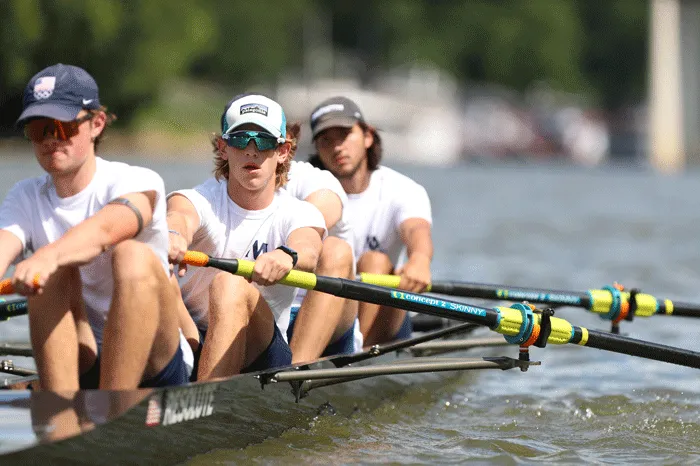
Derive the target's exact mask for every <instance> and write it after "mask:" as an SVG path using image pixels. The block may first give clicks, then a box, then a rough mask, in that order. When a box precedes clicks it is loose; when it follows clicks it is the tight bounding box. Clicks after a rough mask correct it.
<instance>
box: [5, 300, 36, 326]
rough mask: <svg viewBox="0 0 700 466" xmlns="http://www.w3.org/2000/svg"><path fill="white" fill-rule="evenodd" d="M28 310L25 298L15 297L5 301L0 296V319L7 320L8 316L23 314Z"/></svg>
mask: <svg viewBox="0 0 700 466" xmlns="http://www.w3.org/2000/svg"><path fill="white" fill-rule="evenodd" d="M27 312H29V308H28V306H27V299H26V298H17V299H12V300H10V301H5V300H4V299H2V298H0V321H2V320H7V319H9V318H10V317H17V316H23V315H25V314H26V313H27Z"/></svg>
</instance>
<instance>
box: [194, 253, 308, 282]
mask: <svg viewBox="0 0 700 466" xmlns="http://www.w3.org/2000/svg"><path fill="white" fill-rule="evenodd" d="M182 262H184V263H185V264H187V265H194V266H196V267H215V268H217V269H221V270H225V271H226V272H229V273H232V274H235V275H238V276H240V277H244V278H250V277H252V276H253V268H254V267H255V262H253V261H249V260H245V259H225V260H221V259H216V258H213V257H209V256H208V255H207V254H205V253H203V252H199V251H187V252H186V253H185V257H184V259H183V260H182ZM279 283H280V284H282V285H287V286H294V287H297V288H304V289H306V290H313V289H314V287H315V286H316V275H314V274H312V273H309V272H303V271H301V270H290V272H289V273H288V274H287V275H286V276H285V277H284V278H283V279H282V280H280V281H279Z"/></svg>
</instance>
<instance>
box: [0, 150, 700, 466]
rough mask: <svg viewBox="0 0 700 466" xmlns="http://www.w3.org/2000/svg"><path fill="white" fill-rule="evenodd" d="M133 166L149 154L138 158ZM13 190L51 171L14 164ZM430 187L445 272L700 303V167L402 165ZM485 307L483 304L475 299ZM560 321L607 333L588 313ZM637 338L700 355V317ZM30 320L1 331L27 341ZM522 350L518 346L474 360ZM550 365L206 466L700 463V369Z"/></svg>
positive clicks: (415, 400)
mask: <svg viewBox="0 0 700 466" xmlns="http://www.w3.org/2000/svg"><path fill="white" fill-rule="evenodd" d="M131 160H132V161H133V159H131ZM139 162H140V163H141V164H143V165H146V166H149V167H151V168H154V169H156V170H157V171H158V172H159V173H161V174H162V175H163V177H164V179H165V181H166V186H167V188H168V189H175V188H180V187H183V186H191V185H194V184H196V183H197V182H199V181H200V180H201V179H202V178H203V177H204V176H206V174H207V173H208V172H209V162H208V161H207V160H206V159H200V160H194V161H191V162H182V161H164V160H156V159H151V160H141V161H139ZM0 167H1V168H2V173H3V175H4V176H3V177H2V181H0V193H2V194H4V193H5V192H6V191H7V190H8V189H9V187H10V186H11V183H12V182H13V181H14V180H17V179H19V178H20V177H23V176H28V175H29V174H34V173H38V172H39V170H38V167H36V166H35V164H34V163H33V161H32V160H31V159H29V158H27V159H26V161H24V160H23V161H17V160H8V158H7V157H5V158H3V162H0ZM399 168H400V170H402V171H403V172H405V173H406V174H409V175H410V176H412V177H413V178H414V179H416V180H417V181H419V182H420V183H422V184H423V185H424V186H425V187H426V189H427V190H428V192H429V194H430V196H431V199H432V203H433V215H434V241H435V247H436V252H435V261H434V267H433V273H434V278H435V279H454V280H470V281H480V282H486V283H504V284H508V285H520V286H533V287H547V288H559V289H570V290H575V291H583V290H586V289H588V288H597V287H600V286H603V285H607V284H611V283H612V282H613V281H619V282H621V283H624V284H626V285H628V286H635V287H639V288H641V289H642V290H644V291H646V292H649V293H652V294H656V295H659V296H662V297H668V298H671V299H676V300H679V301H688V302H698V301H700V291H698V289H699V288H698V285H700V265H698V264H700V248H699V247H698V238H700V209H699V208H698V201H697V200H696V195H697V194H696V193H697V192H698V189H697V188H698V186H699V185H700V173H698V172H689V173H686V174H683V175H679V176H673V177H662V176H659V175H655V174H653V173H650V172H646V171H644V170H639V169H634V168H628V167H606V168H601V169H595V170H581V169H573V168H570V167H564V166H545V165H537V166H526V165H498V166H479V165H466V166H462V167H459V168H450V169H446V168H419V167H399ZM472 302H474V303H475V304H482V303H481V302H479V301H475V300H472ZM558 315H559V316H561V317H564V318H567V319H568V320H570V321H572V322H574V323H575V324H577V325H582V326H586V327H589V328H599V329H607V328H608V326H607V324H606V323H605V322H603V321H601V320H600V319H598V318H597V317H595V316H592V315H589V314H588V313H585V312H584V311H581V310H574V309H567V310H560V311H558ZM622 330H623V333H626V334H628V335H629V336H633V337H635V338H640V339H645V340H650V341H655V342H660V343H664V344H668V345H674V346H679V347H683V348H688V349H692V350H695V351H700V341H699V339H698V337H697V335H699V334H700V322H698V321H695V320H691V319H684V318H674V317H662V316H656V317H653V318H650V319H643V318H638V319H636V320H635V321H634V322H632V323H628V322H623V324H622ZM26 335H27V334H26V321H24V320H22V319H15V320H12V321H10V322H6V323H3V324H2V326H0V338H2V339H9V340H15V341H16V340H26ZM473 353H474V354H507V355H510V356H514V355H515V354H516V350H515V349H514V348H501V349H498V350H489V351H488V352H486V351H481V352H479V351H474V352H473ZM533 358H535V359H540V360H542V362H543V364H542V366H541V367H533V368H531V369H530V371H529V372H526V373H521V372H516V371H507V372H501V371H485V372H480V373H469V374H463V375H461V376H457V377H453V378H449V379H446V381H445V382H444V383H442V384H439V385H430V386H427V387H426V386H422V385H420V384H418V385H416V386H415V387H412V388H411V389H410V390H408V391H406V392H405V393H404V395H403V396H402V397H401V398H398V399H392V400H387V401H386V402H384V403H383V404H381V406H380V407H379V408H378V409H376V410H373V411H371V412H363V411H360V412H357V413H355V414H354V415H353V416H351V417H349V418H346V417H340V416H321V417H319V418H317V419H315V420H313V421H311V422H310V424H309V428H308V429H296V430H291V431H288V432H286V433H285V434H284V435H283V436H282V437H280V438H276V439H269V440H267V441H265V442H263V443H262V444H259V445H253V446H251V447H248V448H246V449H245V450H238V451H236V450H227V449H226V448H225V445H222V448H221V449H220V450H217V451H214V452H211V453H209V454H207V455H202V456H199V457H197V458H194V459H192V461H191V463H192V464H239V463H240V464H243V463H258V464H280V463H288V462H295V463H296V462H299V463H300V462H304V463H310V464H327V463H368V464H369V463H415V464H426V463H430V464H455V463H456V464H462V463H465V462H467V461H468V462H470V463H474V464H531V463H539V462H542V461H546V462H548V463H557V464H571V463H581V462H586V463H596V464H626V463H632V462H634V463H645V464H688V463H700V398H699V397H698V393H699V391H700V388H698V384H697V380H698V372H697V371H696V370H693V369H687V368H682V367H678V366H673V365H669V364H664V363H658V362H652V361H646V360H642V359H637V358H633V357H630V356H624V355H616V354H611V353H607V352H603V351H599V350H595V349H591V348H584V347H574V346H571V345H569V346H567V347H554V346H550V347H547V348H545V349H539V348H536V349H534V350H533Z"/></svg>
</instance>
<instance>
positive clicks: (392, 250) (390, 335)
mask: <svg viewBox="0 0 700 466" xmlns="http://www.w3.org/2000/svg"><path fill="white" fill-rule="evenodd" d="M310 120H311V130H312V137H313V140H314V143H315V147H316V151H317V154H315V155H313V156H312V157H311V159H310V161H311V162H312V163H313V164H315V165H317V166H320V167H321V168H325V169H327V170H329V171H330V172H331V173H333V175H335V176H336V178H338V180H339V181H340V184H341V185H342V186H343V189H344V190H345V192H346V193H347V195H348V204H347V211H348V215H349V220H350V224H351V225H352V228H353V231H354V235H355V244H354V250H355V255H356V260H357V271H358V272H367V273H379V274H388V273H396V274H398V275H400V276H401V282H400V285H399V288H401V289H404V290H407V291H412V292H416V293H420V292H422V291H425V289H426V287H427V285H428V284H429V283H430V262H431V260H432V256H433V242H432V238H431V224H432V217H431V210H430V200H429V198H428V194H427V193H426V191H425V189H424V188H423V187H422V186H421V185H419V184H418V183H416V182H415V181H413V180H411V179H410V178H408V177H407V176H405V175H402V174H400V173H398V172H396V171H394V170H392V169H390V168H387V167H384V166H381V165H380V161H381V156H382V146H381V139H380V137H379V134H378V133H377V130H376V129H375V128H373V127H372V126H370V125H369V124H367V122H366V121H365V119H364V117H363V116H362V112H361V111H360V108H359V107H358V106H357V104H356V103H355V102H353V101H352V100H350V99H348V98H345V97H333V98H330V99H327V100H325V101H324V102H322V103H321V104H319V105H318V106H317V107H316V108H315V109H314V111H313V112H312V114H311V118H310ZM404 249H405V251H406V255H407V260H406V262H405V263H404V264H400V263H399V258H400V256H401V254H402V252H403V250H404ZM358 316H359V320H360V328H361V330H362V334H363V336H364V344H365V345H366V346H369V345H374V344H377V343H382V342H386V341H390V340H393V339H403V338H408V337H410V334H411V330H412V326H411V320H410V317H409V316H408V314H407V313H406V311H403V310H399V309H393V308H387V307H383V308H381V309H380V306H378V305H375V304H370V303H364V302H362V303H360V304H359V311H358Z"/></svg>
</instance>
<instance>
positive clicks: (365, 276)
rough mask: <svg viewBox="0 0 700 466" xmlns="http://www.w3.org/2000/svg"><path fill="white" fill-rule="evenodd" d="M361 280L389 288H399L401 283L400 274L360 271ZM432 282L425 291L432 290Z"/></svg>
mask: <svg viewBox="0 0 700 466" xmlns="http://www.w3.org/2000/svg"><path fill="white" fill-rule="evenodd" d="M360 281H361V282H362V283H369V284H370V285H377V286H385V287H387V288H398V287H399V283H401V277H400V276H399V275H384V274H380V273H366V272H361V273H360ZM430 286H431V285H430V284H428V286H427V287H426V288H425V292H426V293H428V292H430Z"/></svg>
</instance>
